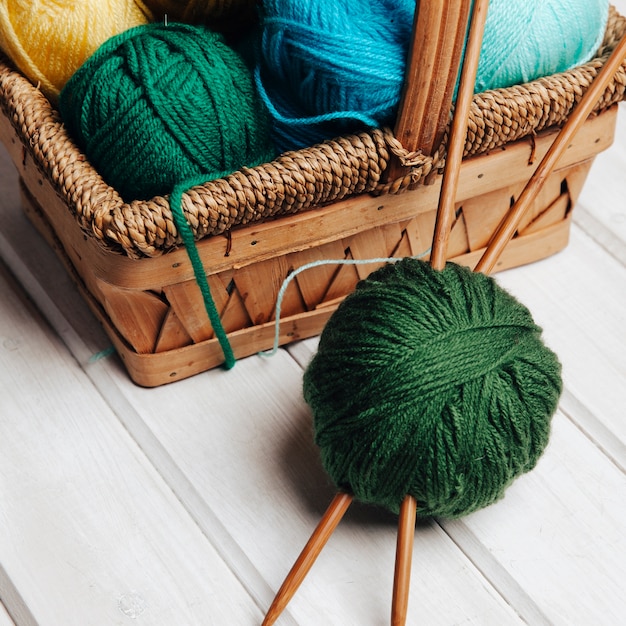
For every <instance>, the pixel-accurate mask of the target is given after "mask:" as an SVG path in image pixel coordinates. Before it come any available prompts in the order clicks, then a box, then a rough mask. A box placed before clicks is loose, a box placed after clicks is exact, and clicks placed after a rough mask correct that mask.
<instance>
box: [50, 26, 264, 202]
mask: <svg viewBox="0 0 626 626" xmlns="http://www.w3.org/2000/svg"><path fill="white" fill-rule="evenodd" d="M59 108H60V113H61V116H62V118H63V120H64V122H65V124H66V126H67V128H68V131H69V132H70V134H71V135H72V136H73V137H74V139H75V140H76V142H77V143H78V145H79V146H80V147H81V148H82V149H83V150H84V152H85V154H86V155H87V157H88V159H89V161H90V162H91V163H92V165H94V167H95V168H96V169H97V170H98V171H99V172H100V174H101V175H102V177H103V178H104V180H105V181H106V182H107V183H108V184H109V185H111V186H112V187H114V188H115V189H116V190H117V191H118V192H119V193H120V194H121V196H122V197H123V198H124V199H125V200H126V201H131V200H135V199H149V198H151V197H153V196H156V195H165V194H168V193H170V192H171V191H172V189H173V188H174V186H175V185H176V184H180V183H184V182H185V181H187V180H196V181H197V180H198V179H201V178H204V179H206V180H211V179H215V178H220V177H221V176H224V175H226V174H229V173H232V172H233V171H236V170H238V169H240V168H241V167H242V166H254V165H258V164H260V163H263V162H265V161H268V160H271V159H272V158H273V156H274V155H275V151H274V149H273V148H272V143H271V139H270V136H269V117H268V115H267V111H266V109H265V107H264V106H263V103H262V102H261V100H260V99H259V97H258V94H257V92H256V88H255V86H254V80H253V77H252V73H251V71H250V69H249V68H248V67H247V66H246V65H245V64H244V62H243V60H242V59H241V58H240V56H239V55H238V54H237V53H236V52H235V51H234V50H232V49H231V48H229V47H228V46H227V45H226V44H225V43H224V40H223V38H222V36H221V35H219V34H216V33H214V32H212V31H211V30H209V29H208V28H206V27H204V26H192V25H187V24H178V23H170V24H168V25H164V24H160V23H159V24H157V23H155V24H148V25H145V26H138V27H136V28H133V29H130V30H127V31H125V32H124V33H122V34H120V35H118V36H116V37H113V38H111V39H109V40H108V41H106V42H105V43H104V44H103V45H102V46H101V47H100V48H98V50H97V51H96V52H95V53H94V54H93V55H92V56H91V57H90V58H89V59H88V60H87V61H86V62H85V63H84V64H83V65H82V66H81V67H80V68H79V69H78V71H77V72H76V73H75V74H74V75H73V76H72V78H71V79H70V80H69V81H68V83H67V85H66V86H65V88H64V89H63V90H62V92H61V94H60V105H59Z"/></svg>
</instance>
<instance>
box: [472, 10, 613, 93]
mask: <svg viewBox="0 0 626 626" xmlns="http://www.w3.org/2000/svg"><path fill="white" fill-rule="evenodd" d="M608 16H609V2H608V0H532V1H528V0H527V1H525V2H524V1H523V0H516V1H515V2H513V1H511V0H491V1H490V3H489V10H488V12H487V22H486V24H485V36H484V38H483V45H482V48H481V57H480V62H479V64H478V73H477V75H476V87H475V91H476V92H477V93H480V92H483V91H486V90H488V89H496V88H499V87H510V86H512V85H518V84H521V83H526V82H529V81H531V80H535V79H536V78H540V77H541V76H549V75H551V74H556V73H558V72H565V71H566V70H569V69H571V68H573V67H575V66H577V65H580V64H582V63H586V62H587V61H589V60H590V59H592V58H593V56H594V54H595V52H596V50H598V48H599V47H600V44H601V43H602V39H603V37H604V31H605V29H606V24H607V20H608Z"/></svg>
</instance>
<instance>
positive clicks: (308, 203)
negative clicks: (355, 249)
mask: <svg viewBox="0 0 626 626" xmlns="http://www.w3.org/2000/svg"><path fill="white" fill-rule="evenodd" d="M624 33H626V18H624V17H622V16H621V15H619V14H618V13H617V11H616V10H615V8H614V7H612V6H611V8H610V12H609V20H608V23H607V28H606V32H605V37H604V41H603V43H602V45H601V47H600V49H599V50H598V52H597V55H596V57H595V58H594V59H592V60H591V61H589V62H588V63H586V64H584V65H581V66H578V67H576V68H573V69H572V70H569V71H567V72H563V73H561V74H555V75H553V76H548V77H544V78H540V79H538V80H535V81H532V82H530V83H526V84H523V85H516V86H514V87H509V88H505V89H495V90H490V91H486V92H483V93H480V94H476V95H475V96H474V99H473V102H472V106H471V111H470V118H469V126H468V136H467V141H466V145H465V151H464V156H465V157H469V156H474V155H478V154H485V153H487V152H489V151H491V150H494V149H496V148H500V147H502V146H504V145H506V144H507V143H510V142H513V141H516V140H518V139H521V138H523V137H527V136H529V135H533V134H535V133H537V132H539V131H542V130H545V129H548V128H551V127H555V126H560V125H562V124H563V123H564V121H565V120H566V119H567V116H568V114H569V112H570V111H571V109H572V108H573V106H574V105H575V104H576V102H577V101H578V100H579V99H580V97H581V96H582V94H583V93H584V91H585V90H586V88H587V87H588V86H589V84H590V83H591V82H592V80H593V79H594V78H595V76H596V74H597V73H598V71H599V69H600V68H601V67H602V65H603V64H604V62H605V61H606V59H607V58H608V55H609V54H610V52H611V51H612V49H613V48H614V47H615V45H616V44H617V42H618V41H619V39H620V38H621V36H622V35H623V34H624ZM625 92H626V61H625V62H624V64H622V67H621V69H620V71H619V72H618V73H617V75H616V76H615V78H614V79H613V81H612V83H611V84H610V85H609V87H608V88H607V89H606V91H605V94H604V96H603V97H602V98H601V100H600V101H599V102H598V103H597V105H596V107H595V109H594V111H595V113H600V112H602V111H604V110H606V109H607V108H609V107H610V106H612V105H613V104H616V103H617V102H620V101H622V100H624V99H625ZM0 109H2V111H3V112H4V114H5V115H6V117H7V118H8V119H9V121H10V122H11V124H12V125H13V127H14V128H15V130H16V132H17V134H18V136H19V137H20V139H21V141H22V143H23V144H24V146H25V147H26V149H27V150H28V151H29V152H30V153H31V154H32V156H33V158H34V159H35V162H36V163H37V165H38V167H39V168H40V170H41V171H42V172H43V173H44V174H45V176H46V177H47V178H48V179H49V180H50V182H51V184H52V186H53V187H54V189H55V191H56V192H57V193H58V195H59V196H60V197H61V198H62V199H63V201H64V202H65V203H66V204H67V206H68V210H70V211H72V213H73V214H74V215H75V217H76V219H77V221H78V223H79V224H80V226H81V228H83V229H84V230H85V231H86V232H88V233H89V234H90V236H92V237H94V238H95V239H96V240H97V241H98V242H99V243H101V244H102V245H103V246H104V247H105V248H107V249H109V250H110V251H112V252H118V253H122V254H124V255H126V256H128V257H130V258H141V257H156V256H160V255H162V254H164V253H166V252H167V251H169V250H172V249H174V248H176V247H178V246H180V245H181V240H180V238H179V235H178V232H177V229H176V227H175V225H174V221H173V218H172V214H171V211H170V206H169V197H168V196H156V197H154V198H151V199H147V200H136V201H133V202H130V203H126V202H124V201H123V199H122V198H121V197H120V195H119V194H118V193H117V191H116V190H115V189H113V188H112V187H110V186H109V185H108V184H107V183H106V182H105V181H104V180H103V179H102V177H101V176H100V175H99V174H98V172H97V171H96V170H95V169H94V168H93V166H91V164H90V163H89V162H88V161H87V159H86V157H85V155H84V154H83V153H82V152H81V151H80V150H79V149H78V148H77V146H76V145H75V144H74V142H73V140H72V139H71V138H70V137H69V136H68V134H67V132H66V130H65V127H64V125H63V122H62V120H61V118H60V116H59V113H58V111H57V110H56V109H55V108H54V106H53V105H52V104H51V103H50V102H49V101H48V100H47V99H46V98H45V97H44V96H43V94H42V93H41V91H40V90H39V89H38V88H37V87H36V86H33V85H32V84H31V83H30V82H29V81H28V80H27V79H26V78H25V77H24V76H23V75H22V74H21V73H20V72H19V71H17V70H16V69H14V68H13V67H12V65H11V63H10V62H9V61H8V59H6V57H4V55H2V54H1V53H0ZM393 154H395V155H397V156H398V157H399V158H400V160H401V162H403V163H404V164H405V165H407V173H406V174H405V175H403V176H401V177H400V178H398V179H396V180H392V181H389V182H385V181H384V172H385V169H386V167H387V164H388V163H389V160H390V158H391V156H392V155H393ZM444 160H445V149H444V148H443V147H441V148H439V149H438V150H437V151H436V152H435V153H434V154H433V155H431V156H424V155H421V154H419V153H416V154H408V153H407V152H406V151H405V150H403V148H402V146H401V145H400V144H399V142H398V141H397V140H396V139H395V138H394V137H393V134H392V132H391V130H390V129H372V130H368V131H364V132H360V133H355V134H353V135H347V136H344V137H339V138H337V139H333V140H329V141H326V142H323V143H322V144H318V145H316V146H312V147H310V148H306V149H302V150H298V151H292V152H286V153H284V154H282V155H280V156H278V157H277V158H276V159H274V160H273V161H271V162H269V163H264V164H262V165H259V166H256V167H253V168H246V167H244V168H242V169H241V170H239V171H237V172H235V173H233V174H231V175H229V176H226V177H224V178H221V179H218V180H213V181H209V182H206V183H204V184H202V185H198V186H196V187H193V188H191V189H189V190H188V191H187V192H186V193H185V194H183V203H182V205H183V206H182V208H183V212H184V214H185V216H186V218H187V220H188V222H189V224H190V226H191V229H192V231H193V234H194V237H195V238H196V239H197V240H200V239H203V238H205V237H208V236H215V235H221V234H224V233H225V232H227V231H229V230H230V229H232V228H234V227H237V226H241V225H244V224H249V223H252V222H258V221H261V220H267V219H269V218H272V217H276V216H281V215H287V214H294V213H297V212H300V211H304V210H308V209H310V208H313V207H317V206H321V205H326V204H329V203H332V202H335V201H338V200H341V199H344V198H347V197H349V196H352V195H356V194H360V193H365V192H368V193H374V194H385V193H400V192H402V191H404V190H406V189H414V188H416V187H418V186H419V185H421V184H423V183H424V181H425V180H427V179H428V178H429V177H431V176H432V175H433V174H436V173H440V172H441V171H442V168H443V164H444Z"/></svg>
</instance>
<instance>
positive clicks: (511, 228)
mask: <svg viewBox="0 0 626 626" xmlns="http://www.w3.org/2000/svg"><path fill="white" fill-rule="evenodd" d="M625 58H626V36H624V37H623V38H622V39H621V41H620V42H619V43H618V45H617V46H616V47H615V49H614V50H613V52H612V53H611V56H610V57H609V58H608V60H607V62H606V63H605V64H604V66H603V67H602V69H601V70H600V72H598V75H597V76H596V77H595V79H594V80H593V82H592V83H591V85H590V87H589V89H587V91H586V92H585V95H584V96H583V97H582V98H581V100H580V102H579V103H578V105H577V106H576V108H575V109H574V111H573V112H572V113H571V115H570V117H569V119H568V120H567V122H566V123H565V124H564V125H563V127H562V128H561V130H560V131H559V134H558V136H557V138H556V139H555V141H554V143H553V144H552V145H551V146H550V149H549V150H548V152H547V153H546V155H545V156H544V157H543V159H542V160H541V163H540V164H539V165H538V167H537V169H536V170H535V173H534V174H533V175H532V176H531V178H530V180H529V181H528V183H527V184H526V186H525V187H524V189H523V191H522V193H521V194H520V196H519V198H518V199H517V202H515V204H514V205H513V208H512V209H511V210H510V211H509V212H508V214H507V215H506V216H505V218H504V219H503V220H502V222H501V223H500V225H499V226H498V228H497V229H496V231H495V233H494V235H493V237H492V240H491V242H490V243H489V245H488V246H487V249H486V250H485V252H484V254H483V256H482V258H481V259H480V261H479V262H478V264H477V265H476V267H475V268H474V271H476V272H484V273H489V272H491V271H492V270H493V268H494V266H495V264H496V263H497V260H498V258H499V257H500V254H502V251H503V250H504V247H505V246H506V244H507V243H508V241H509V240H510V239H511V238H512V237H513V235H514V234H515V231H516V230H517V228H518V226H519V223H520V221H521V220H522V218H523V216H524V213H526V211H527V210H528V208H529V207H530V205H531V204H532V202H533V201H534V199H535V198H536V196H537V193H538V192H539V190H540V189H541V186H542V185H543V183H544V181H545V180H546V178H547V177H548V176H549V175H550V174H551V173H552V170H553V169H554V168H555V166H556V164H557V163H558V161H559V159H560V158H561V156H562V154H563V152H564V151H565V150H566V149H567V147H568V146H569V144H570V141H571V140H572V137H573V136H574V135H575V134H576V132H577V131H578V130H579V128H580V127H581V126H582V125H583V124H584V122H585V121H586V120H587V118H588V117H589V115H590V113H591V112H592V111H593V108H594V106H595V104H596V102H597V101H598V100H599V99H600V97H601V96H602V94H603V92H604V90H605V89H606V87H607V85H608V84H609V82H610V81H611V79H612V78H613V76H614V75H615V73H616V72H617V70H618V69H619V67H620V66H621V64H622V63H623V62H624V59H625Z"/></svg>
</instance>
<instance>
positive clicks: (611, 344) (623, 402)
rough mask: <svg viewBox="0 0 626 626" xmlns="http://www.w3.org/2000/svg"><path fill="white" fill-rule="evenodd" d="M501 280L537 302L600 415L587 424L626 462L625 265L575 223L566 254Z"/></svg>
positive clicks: (577, 387)
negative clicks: (596, 422)
mask: <svg viewBox="0 0 626 626" xmlns="http://www.w3.org/2000/svg"><path fill="white" fill-rule="evenodd" d="M615 192H616V193H617V194H619V190H618V189H616V190H615ZM498 281H499V282H500V283H501V284H502V285H503V286H505V287H506V288H507V289H509V290H510V291H511V292H512V293H514V294H515V295H516V296H517V297H518V298H519V299H520V300H521V301H522V302H523V303H524V304H526V306H528V307H529V308H530V310H531V311H532V312H533V315H534V317H535V319H536V321H537V323H538V324H539V325H540V326H542V327H543V328H544V331H545V335H546V340H547V341H548V342H549V343H550V345H552V346H553V348H554V349H555V351H556V352H557V354H558V355H559V356H560V358H561V360H562V362H563V368H564V369H563V376H564V380H565V383H566V385H567V388H568V391H569V393H571V394H572V395H573V396H574V397H575V398H577V399H578V401H579V402H580V403H581V404H582V405H583V406H585V407H587V409H588V412H589V415H590V416H592V417H593V419H592V420H587V421H588V423H587V421H586V420H585V418H584V416H583V417H581V419H582V420H583V421H582V422H581V423H580V425H581V427H583V428H585V430H586V431H587V432H589V433H590V436H593V437H594V438H596V434H594V433H597V437H600V440H599V441H598V442H599V444H600V445H601V446H602V447H603V448H604V449H606V446H609V447H610V448H611V449H615V447H616V445H617V449H618V450H621V452H620V453H619V454H620V457H621V460H620V465H621V466H622V467H626V422H625V421H624V415H623V409H624V407H625V406H626V334H625V333H624V314H623V312H624V311H626V290H624V289H623V288H621V286H623V285H626V267H625V266H623V265H621V264H619V263H617V262H616V261H615V260H614V259H612V258H611V256H610V255H609V254H607V253H606V252H605V251H604V250H602V249H601V248H600V247H599V246H597V245H596V244H594V242H593V240H591V239H590V238H589V237H588V236H587V235H585V234H584V233H582V232H581V231H580V230H579V229H578V228H577V227H574V228H573V229H572V233H571V238H570V245H569V247H568V248H567V249H566V250H565V251H563V252H562V253H561V254H558V255H556V256H554V257H552V258H551V259H549V261H546V262H545V263H541V264H537V265H533V266H528V267H522V268H518V269H517V270H513V271H510V272H503V273H501V274H498ZM596 420H599V422H600V424H601V425H603V426H604V429H606V432H605V433H604V435H603V434H602V432H603V429H602V428H598V427H596V426H595V425H594V424H595V421H596ZM607 433H608V438H607Z"/></svg>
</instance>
